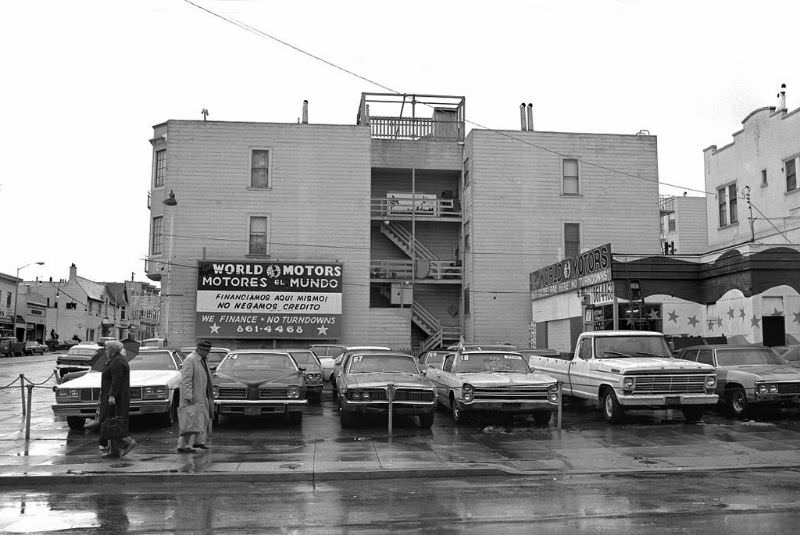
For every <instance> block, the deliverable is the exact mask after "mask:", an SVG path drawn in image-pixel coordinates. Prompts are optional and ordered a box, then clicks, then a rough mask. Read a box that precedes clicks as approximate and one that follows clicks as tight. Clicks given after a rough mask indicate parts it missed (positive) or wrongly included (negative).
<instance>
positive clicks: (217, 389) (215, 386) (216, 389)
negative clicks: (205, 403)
mask: <svg viewBox="0 0 800 535" xmlns="http://www.w3.org/2000/svg"><path fill="white" fill-rule="evenodd" d="M214 397H215V398H218V397H219V387H218V386H217V385H214Z"/></svg>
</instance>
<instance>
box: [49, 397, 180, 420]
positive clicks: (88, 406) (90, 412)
mask: <svg viewBox="0 0 800 535" xmlns="http://www.w3.org/2000/svg"><path fill="white" fill-rule="evenodd" d="M51 407H52V409H53V414H54V415H55V416H83V417H85V418H94V416H95V414H96V412H97V403H59V404H56V405H52V406H51ZM169 409H170V403H169V401H168V400H163V401H162V400H158V401H131V402H130V405H129V406H128V416H140V415H145V414H164V413H165V412H169Z"/></svg>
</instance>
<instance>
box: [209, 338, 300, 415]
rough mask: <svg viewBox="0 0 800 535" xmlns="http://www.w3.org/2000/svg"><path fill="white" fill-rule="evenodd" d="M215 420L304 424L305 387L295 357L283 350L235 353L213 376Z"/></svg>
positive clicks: (235, 351)
mask: <svg viewBox="0 0 800 535" xmlns="http://www.w3.org/2000/svg"><path fill="white" fill-rule="evenodd" d="M212 380H213V383H214V406H215V409H216V410H215V419H216V421H217V422H219V421H220V420H221V419H222V417H224V416H231V415H238V416H262V415H273V414H275V415H284V416H285V417H286V418H288V419H289V421H290V422H291V423H293V424H300V423H301V422H302V421H303V408H304V407H305V406H306V404H307V401H306V383H305V378H304V377H303V372H302V371H300V368H299V367H298V366H297V363H296V362H295V360H294V359H293V358H292V356H291V355H290V354H289V353H288V352H286V351H281V350H271V349H242V350H234V351H231V352H230V353H228V355H227V356H226V357H225V358H224V359H222V362H220V363H219V366H217V369H216V371H215V372H214V375H213V378H212Z"/></svg>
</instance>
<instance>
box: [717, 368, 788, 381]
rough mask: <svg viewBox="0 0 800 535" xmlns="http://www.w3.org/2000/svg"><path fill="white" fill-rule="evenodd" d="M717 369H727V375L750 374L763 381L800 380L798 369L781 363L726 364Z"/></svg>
mask: <svg viewBox="0 0 800 535" xmlns="http://www.w3.org/2000/svg"><path fill="white" fill-rule="evenodd" d="M719 370H720V371H721V372H722V371H727V372H728V374H727V375H728V376H731V375H732V374H736V375H744V374H746V375H752V376H755V378H756V379H761V380H764V381H800V370H798V369H797V368H793V367H791V366H788V365H783V364H758V365H752V366H726V367H720V368H719Z"/></svg>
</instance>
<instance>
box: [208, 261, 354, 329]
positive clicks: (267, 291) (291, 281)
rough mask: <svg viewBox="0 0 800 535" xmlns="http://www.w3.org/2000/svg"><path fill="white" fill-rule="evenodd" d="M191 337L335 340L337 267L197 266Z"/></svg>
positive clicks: (339, 324) (339, 310)
mask: <svg viewBox="0 0 800 535" xmlns="http://www.w3.org/2000/svg"><path fill="white" fill-rule="evenodd" d="M196 332H197V336H198V337H203V338H263V339H272V338H297V339H334V338H339V337H341V332H342V265H341V264H332V263H303V262H200V266H199V270H198V278H197V310H196Z"/></svg>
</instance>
